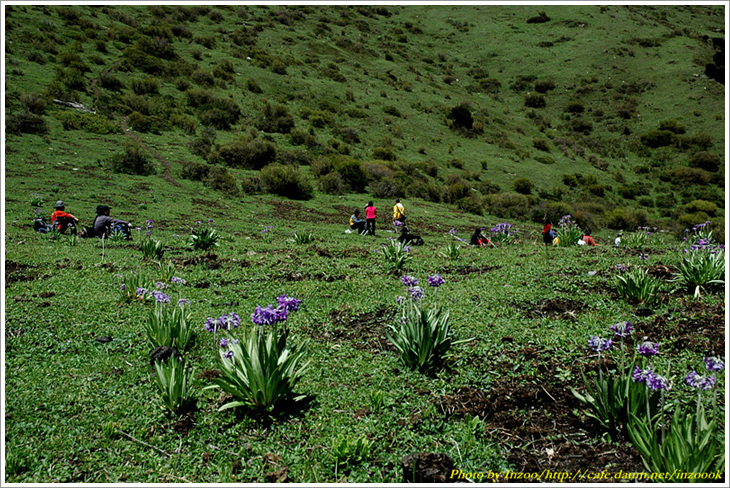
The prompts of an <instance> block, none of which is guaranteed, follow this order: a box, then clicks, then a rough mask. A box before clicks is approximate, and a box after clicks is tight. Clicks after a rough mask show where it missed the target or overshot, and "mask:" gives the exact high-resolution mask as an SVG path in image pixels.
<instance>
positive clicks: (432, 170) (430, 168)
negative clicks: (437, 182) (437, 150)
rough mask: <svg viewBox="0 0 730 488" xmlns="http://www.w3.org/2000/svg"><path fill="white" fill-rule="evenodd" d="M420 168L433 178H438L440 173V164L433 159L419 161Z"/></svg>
mask: <svg viewBox="0 0 730 488" xmlns="http://www.w3.org/2000/svg"><path fill="white" fill-rule="evenodd" d="M418 169H420V170H421V171H423V173H424V174H426V175H428V176H430V177H431V178H436V177H437V176H438V173H439V165H438V164H437V163H436V161H434V160H433V159H429V160H427V161H421V162H419V163H418Z"/></svg>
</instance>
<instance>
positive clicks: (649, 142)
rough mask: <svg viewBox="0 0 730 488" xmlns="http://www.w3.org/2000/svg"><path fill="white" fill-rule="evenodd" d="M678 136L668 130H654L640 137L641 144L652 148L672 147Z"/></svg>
mask: <svg viewBox="0 0 730 488" xmlns="http://www.w3.org/2000/svg"><path fill="white" fill-rule="evenodd" d="M675 139H676V135H675V134H674V132H671V131H668V130H653V131H651V132H647V133H646V134H642V135H641V136H640V137H639V140H640V141H641V143H642V144H643V145H645V146H648V147H651V148H657V147H664V146H670V145H672V144H673V143H674V141H675Z"/></svg>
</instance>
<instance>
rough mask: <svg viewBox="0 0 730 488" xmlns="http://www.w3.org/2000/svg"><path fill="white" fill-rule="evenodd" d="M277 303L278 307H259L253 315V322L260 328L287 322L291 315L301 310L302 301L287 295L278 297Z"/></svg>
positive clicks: (270, 305)
mask: <svg viewBox="0 0 730 488" xmlns="http://www.w3.org/2000/svg"><path fill="white" fill-rule="evenodd" d="M276 301H277V306H276V307H274V305H272V304H271V303H270V304H268V305H267V306H266V307H261V306H259V305H257V306H256V308H255V309H254V312H253V313H252V314H251V321H252V322H253V323H254V324H256V325H260V326H264V325H272V324H277V323H279V322H285V321H286V319H287V318H288V317H289V313H291V312H296V311H297V310H299V306H300V305H301V303H302V301H301V300H298V299H296V298H294V297H288V296H286V295H281V296H278V297H276Z"/></svg>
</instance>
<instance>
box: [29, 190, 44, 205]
mask: <svg viewBox="0 0 730 488" xmlns="http://www.w3.org/2000/svg"><path fill="white" fill-rule="evenodd" d="M30 206H31V207H42V206H43V197H42V196H41V195H40V193H31V194H30Z"/></svg>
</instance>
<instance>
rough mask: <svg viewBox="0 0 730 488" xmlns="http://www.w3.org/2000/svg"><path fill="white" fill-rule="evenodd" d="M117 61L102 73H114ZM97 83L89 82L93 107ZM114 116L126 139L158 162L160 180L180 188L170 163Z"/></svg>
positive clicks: (97, 95)
mask: <svg viewBox="0 0 730 488" xmlns="http://www.w3.org/2000/svg"><path fill="white" fill-rule="evenodd" d="M119 61H120V60H117V61H115V62H114V63H113V64H112V65H111V67H110V68H109V69H107V70H105V71H103V72H104V73H111V72H112V71H114V69H115V68H116V67H117V66H118V65H119ZM98 82H99V79H98V78H94V79H92V80H91V82H90V86H91V90H92V91H93V93H94V103H93V105H92V106H93V107H96V106H97V102H98V101H99V97H100V96H101V90H100V89H99V87H98V86H97V85H98ZM114 116H115V117H117V119H118V120H119V125H120V127H121V128H122V130H123V131H124V134H125V135H126V136H127V137H129V138H130V139H132V140H133V141H135V142H136V143H137V144H139V145H140V146H141V147H142V148H143V149H144V150H145V151H147V152H148V153H150V154H151V155H152V157H153V158H155V159H156V160H157V161H159V162H160V164H161V165H162V168H163V172H162V175H160V176H161V177H162V179H163V180H165V181H167V182H168V183H170V184H172V185H174V186H177V187H181V186H182V185H181V184H180V182H178V181H177V180H176V179H175V177H174V176H172V165H171V164H170V162H169V161H168V160H167V159H165V158H164V157H162V155H160V154H159V153H158V152H157V151H155V150H153V149H152V148H150V147H149V146H148V145H147V144H145V143H144V142H143V141H142V139H140V137H139V136H138V135H137V134H135V133H134V132H133V131H132V130H131V129H129V128H128V127H127V121H126V118H125V117H123V116H121V115H117V114H114Z"/></svg>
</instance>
